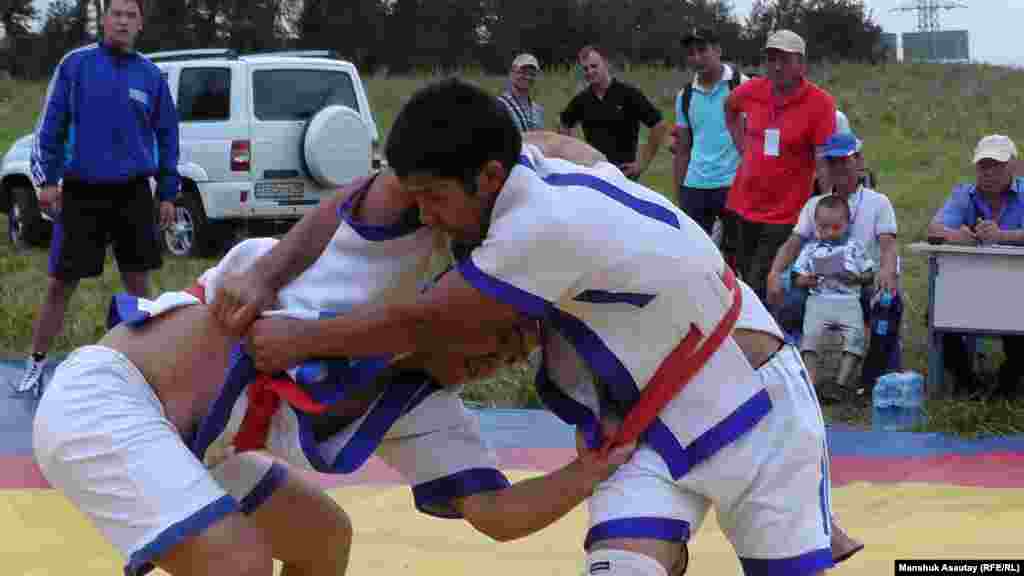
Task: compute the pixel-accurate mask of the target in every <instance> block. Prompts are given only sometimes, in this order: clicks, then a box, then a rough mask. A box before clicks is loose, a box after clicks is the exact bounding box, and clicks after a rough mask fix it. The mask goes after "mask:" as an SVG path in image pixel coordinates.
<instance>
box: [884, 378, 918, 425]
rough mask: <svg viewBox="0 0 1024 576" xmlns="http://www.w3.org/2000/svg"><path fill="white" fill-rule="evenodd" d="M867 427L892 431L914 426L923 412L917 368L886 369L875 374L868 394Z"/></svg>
mask: <svg viewBox="0 0 1024 576" xmlns="http://www.w3.org/2000/svg"><path fill="white" fill-rule="evenodd" d="M871 402H872V413H871V427H872V428H873V429H874V430H883V431H896V430H909V429H911V428H914V427H915V426H917V425H918V424H920V423H921V421H922V420H923V415H924V378H923V377H922V376H921V375H920V374H918V373H917V372H890V373H889V374H884V375H882V376H880V377H879V378H878V382H877V383H875V389H874V393H873V394H872V399H871Z"/></svg>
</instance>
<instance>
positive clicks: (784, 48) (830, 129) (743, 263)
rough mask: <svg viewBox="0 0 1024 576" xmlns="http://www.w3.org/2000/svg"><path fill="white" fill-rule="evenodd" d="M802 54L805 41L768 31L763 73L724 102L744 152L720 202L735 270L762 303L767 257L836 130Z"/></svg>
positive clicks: (825, 96)
mask: <svg viewBox="0 0 1024 576" xmlns="http://www.w3.org/2000/svg"><path fill="white" fill-rule="evenodd" d="M805 57H806V45H805V43H804V40H803V38H801V37H800V36H799V35H797V34H795V33H794V32H791V31H789V30H779V31H777V32H775V33H773V34H772V35H771V36H769V37H768V42H767V43H766V44H765V50H764V68H765V76H764V77H762V78H755V79H753V80H751V81H749V82H745V83H743V84H741V85H740V86H738V87H737V88H736V90H734V91H733V92H732V94H730V95H729V99H728V100H726V103H725V116H726V125H727V126H728V127H729V133H730V134H731V135H732V138H733V141H734V142H735V144H736V148H737V149H738V150H739V151H740V154H741V155H742V160H741V162H740V167H739V170H738V171H737V173H736V179H735V181H734V182H733V185H732V188H731V189H730V190H729V196H728V200H727V202H726V208H727V209H728V210H729V211H731V212H732V213H733V215H734V217H735V219H736V221H737V223H736V235H737V238H736V252H737V254H736V269H737V271H739V272H740V274H741V275H742V276H743V279H744V281H746V282H747V284H749V285H750V286H751V287H752V288H753V289H754V291H755V292H756V293H757V295H758V296H759V297H761V298H762V299H764V297H765V278H766V277H767V275H768V270H769V269H770V267H771V263H772V259H773V258H774V257H775V253H776V252H778V249H779V247H780V246H782V244H783V243H784V242H785V241H786V239H787V238H788V237H789V234H790V233H791V232H792V230H793V224H794V223H795V222H796V220H797V216H799V215H800V209H801V208H802V207H803V205H804V203H806V202H807V199H808V198H810V196H811V188H812V183H813V181H814V172H815V163H816V161H817V154H816V150H817V147H819V146H821V145H823V144H824V143H825V140H827V139H828V138H829V136H831V135H832V134H833V133H834V132H835V130H836V106H835V100H834V99H833V98H832V96H831V95H830V94H829V93H828V92H826V91H824V90H823V89H821V88H819V87H818V86H816V85H815V84H813V83H812V82H810V81H808V80H806V79H805V78H804V76H805V74H806V72H807V66H806V61H805ZM741 114H745V116H746V119H745V121H744V120H741Z"/></svg>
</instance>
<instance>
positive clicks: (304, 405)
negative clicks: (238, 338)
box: [185, 284, 327, 452]
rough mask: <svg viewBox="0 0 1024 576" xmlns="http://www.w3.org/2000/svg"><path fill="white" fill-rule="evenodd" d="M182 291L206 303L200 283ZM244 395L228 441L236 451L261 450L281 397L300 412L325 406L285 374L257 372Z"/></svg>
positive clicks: (264, 445)
mask: <svg viewBox="0 0 1024 576" xmlns="http://www.w3.org/2000/svg"><path fill="white" fill-rule="evenodd" d="M185 292H188V293H189V294H191V295H193V296H195V297H196V298H198V299H199V301H200V302H202V303H204V304H205V303H206V292H205V289H204V288H203V286H201V285H199V284H194V285H193V286H192V287H190V288H189V289H187V290H185ZM246 399H247V400H248V405H247V406H246V409H245V417H244V418H242V424H241V425H240V426H239V428H238V434H237V435H235V439H234V441H233V442H232V444H233V445H234V447H235V451H236V452H248V451H251V450H262V449H264V448H266V447H267V435H268V433H269V432H270V422H271V419H272V418H273V417H274V414H275V413H277V411H278V409H279V408H280V407H281V400H282V399H283V400H285V401H286V402H288V403H289V404H291V405H292V406H295V407H296V408H298V409H299V410H302V411H303V412H310V413H313V414H319V413H321V412H323V411H324V410H326V409H327V406H324V405H323V404H320V403H319V402H317V401H315V400H313V399H312V398H310V396H309V395H308V394H306V392H305V390H303V389H302V388H301V387H299V385H298V384H296V383H295V382H294V381H292V380H291V379H290V378H288V377H286V376H282V377H274V376H270V375H267V374H259V375H257V376H256V378H255V379H254V380H253V381H252V382H250V383H249V385H248V387H247V388H246Z"/></svg>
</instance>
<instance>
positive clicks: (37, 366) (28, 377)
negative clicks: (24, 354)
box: [14, 356, 46, 394]
mask: <svg viewBox="0 0 1024 576" xmlns="http://www.w3.org/2000/svg"><path fill="white" fill-rule="evenodd" d="M45 367H46V358H43V359H42V360H36V359H35V358H33V357H32V356H29V357H28V359H27V360H26V361H25V375H24V376H23V377H22V378H21V382H19V383H18V385H17V386H16V387H15V388H14V391H15V392H17V393H18V394H21V393H24V392H28V391H30V390H33V391H37V392H36V393H37V394H38V390H39V389H40V383H41V380H42V377H43V368H45Z"/></svg>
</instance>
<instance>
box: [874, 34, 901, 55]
mask: <svg viewBox="0 0 1024 576" xmlns="http://www.w3.org/2000/svg"><path fill="white" fill-rule="evenodd" d="M878 46H879V52H880V53H882V54H885V61H886V62H896V61H898V60H899V56H900V35H899V34H894V33H892V32H882V35H881V36H880V37H879V38H878Z"/></svg>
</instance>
